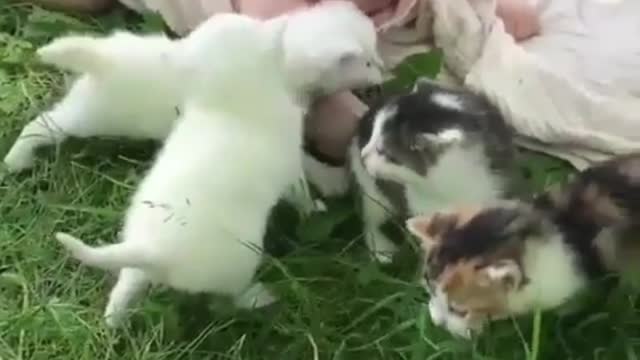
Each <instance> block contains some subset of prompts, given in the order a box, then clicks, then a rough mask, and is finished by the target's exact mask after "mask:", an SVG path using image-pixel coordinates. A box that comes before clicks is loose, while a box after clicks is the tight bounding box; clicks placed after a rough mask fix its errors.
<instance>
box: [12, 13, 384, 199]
mask: <svg viewBox="0 0 640 360" xmlns="http://www.w3.org/2000/svg"><path fill="white" fill-rule="evenodd" d="M218 18H219V17H218V16H216V17H214V18H212V19H210V20H209V21H208V22H213V21H216V19H218ZM269 22H270V23H273V24H277V23H281V24H285V25H286V27H287V31H285V34H284V41H285V43H287V44H288V45H287V46H286V49H287V52H286V53H285V54H284V55H283V56H284V58H283V60H284V61H285V67H286V68H287V72H288V74H289V75H290V78H291V79H293V81H292V83H291V86H292V89H293V90H294V91H295V92H296V93H297V95H298V96H299V100H300V102H301V104H302V105H303V106H306V105H307V103H308V101H309V95H310V94H311V93H318V92H320V93H332V92H335V91H338V90H343V89H348V88H352V87H357V86H362V85H368V84H375V83H379V82H381V81H382V73H381V64H382V63H381V60H380V57H379V55H378V53H377V49H376V46H377V43H376V33H375V28H374V26H373V23H372V22H371V21H370V20H369V19H368V18H367V17H366V16H365V15H364V14H362V13H361V12H360V11H359V10H358V9H357V8H356V7H355V6H354V5H353V4H349V3H346V2H335V3H327V4H323V5H321V6H316V7H314V8H312V9H311V10H306V11H300V12H296V13H293V14H291V15H284V16H281V17H279V18H275V19H273V20H270V21H269ZM182 42H184V40H177V41H172V40H170V39H168V38H166V37H165V36H161V35H154V36H140V35H134V34H130V33H125V32H118V33H115V34H113V35H111V36H109V37H104V38H92V37H89V36H72V37H64V38H61V39H58V40H55V41H53V42H52V43H51V44H49V45H47V46H45V47H43V48H41V49H40V50H39V51H38V54H39V55H40V57H41V59H42V61H44V62H45V63H49V64H52V65H55V66H58V67H60V68H64V69H67V70H71V71H74V72H76V73H79V74H80V78H79V79H78V80H77V81H76V82H75V83H74V85H73V87H72V88H71V89H70V90H69V92H68V93H67V95H66V96H65V97H64V98H63V99H62V100H61V101H60V102H59V103H57V104H56V105H54V106H53V107H52V108H51V109H50V110H48V111H45V112H44V113H42V114H41V115H39V116H38V117H37V118H36V119H34V120H33V121H31V122H30V123H29V124H27V125H26V126H25V127H24V129H23V130H22V133H21V134H20V136H19V137H18V139H17V140H16V142H15V144H14V145H13V147H12V148H11V149H10V151H9V152H8V154H7V155H6V157H5V159H4V163H5V165H6V167H7V168H8V169H9V171H11V172H17V171H22V170H25V169H28V168H31V167H32V166H33V164H34V159H35V158H34V151H35V150H36V149H37V148H39V147H41V146H45V145H53V144H60V143H61V142H63V141H64V140H65V139H66V138H67V137H69V136H74V137H83V138H84V137H93V136H117V137H127V138H134V139H137V138H150V139H157V140H164V139H165V138H166V137H167V136H168V134H169V132H170V131H171V128H172V126H173V123H174V121H175V119H176V118H177V107H178V105H179V104H180V102H181V98H182V97H183V91H184V90H183V88H182V85H183V84H184V83H185V78H184V76H185V75H184V74H183V73H181V72H180V71H178V70H177V69H175V68H174V64H169V63H168V60H167V59H168V58H169V57H170V54H172V53H174V52H175V51H176V50H175V49H176V48H177V47H179V45H180V44H181V43H182ZM219 58H220V56H217V57H213V58H207V59H202V61H206V62H207V63H209V64H215V63H216V61H218V59H219ZM212 81H215V79H214V80H212ZM239 96H241V97H245V96H244V95H242V94H240V95H239ZM248 102H249V99H247V103H248ZM247 105H248V106H250V105H249V104H247ZM310 161H311V160H310ZM324 173H326V174H330V175H331V173H332V172H331V171H329V172H327V171H325V172H323V174H324ZM326 174H325V175H326ZM325 177H326V176H325ZM325 177H321V178H317V179H315V178H312V179H311V180H312V181H313V182H315V183H322V182H324V181H325V180H326V179H325ZM331 181H333V182H338V183H340V182H343V180H342V179H339V178H338V179H332V180H331ZM321 187H322V186H321Z"/></svg>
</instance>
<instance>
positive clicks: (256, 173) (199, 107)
mask: <svg viewBox="0 0 640 360" xmlns="http://www.w3.org/2000/svg"><path fill="white" fill-rule="evenodd" d="M303 25H304V24H301V23H298V24H295V26H294V24H292V23H289V22H278V21H274V22H271V21H268V22H262V21H258V20H253V19H251V18H249V17H245V16H241V15H234V14H225V15H218V16H216V17H215V21H209V22H207V23H205V24H204V25H203V26H201V27H199V28H198V29H196V31H194V32H193V33H192V34H190V35H189V37H188V38H187V39H186V40H185V41H184V42H182V43H181V44H180V48H178V51H176V52H175V53H173V54H172V57H171V58H170V59H169V60H170V61H171V62H175V63H178V64H180V68H181V69H183V70H184V74H185V83H186V84H187V86H186V91H185V103H184V106H183V108H184V111H183V113H182V115H181V116H180V118H179V120H178V121H177V122H176V125H175V128H174V129H173V131H172V132H171V134H170V135H169V137H168V138H167V140H166V142H165V144H164V146H163V148H162V150H161V151H160V153H159V154H158V157H157V159H156V161H155V163H154V165H153V167H152V168H151V170H150V171H149V173H148V175H147V176H146V177H145V179H144V180H143V181H142V183H141V184H140V186H139V188H138V189H137V191H136V193H135V194H134V195H133V198H132V200H131V205H130V207H129V209H128V210H127V213H126V217H125V224H124V228H123V231H122V239H121V240H122V241H121V242H120V243H117V244H111V245H104V246H97V247H91V246H89V245H86V244H84V243H83V242H82V241H81V240H79V239H77V238H75V237H73V236H71V235H68V234H64V233H59V234H57V236H56V237H57V239H58V240H59V241H60V242H61V243H62V244H63V245H64V246H65V247H66V248H67V249H68V250H69V251H70V252H71V254H72V256H74V257H75V258H77V259H79V260H80V261H82V262H83V263H85V264H87V265H90V266H95V267H100V268H112V269H116V270H119V271H120V273H119V278H118V282H117V284H116V285H115V287H114V288H113V290H112V291H111V295H110V298H109V302H108V305H107V308H106V311H105V317H106V321H107V323H108V324H109V325H110V326H115V325H118V324H119V323H120V321H121V320H122V319H123V317H124V314H125V312H126V309H127V307H128V306H129V304H130V302H131V301H132V300H133V298H134V297H135V296H136V295H137V294H139V293H140V292H141V291H142V290H144V288H145V287H147V286H148V285H149V284H150V283H161V284H166V285H169V286H170V287H172V288H175V289H178V290H183V291H187V292H211V293H216V294H222V295H228V296H231V297H232V298H233V299H234V301H235V303H236V305H238V306H240V307H247V308H252V307H259V306H264V305H267V304H269V303H271V302H272V301H274V300H275V296H274V295H272V294H271V293H270V291H268V290H267V289H266V288H265V286H264V285H262V284H261V283H259V282H258V283H256V282H253V276H254V273H255V271H256V269H257V267H258V265H259V263H260V261H261V259H262V248H263V236H264V232H265V227H266V222H267V218H268V215H269V213H270V211H271V209H272V208H273V206H274V205H275V203H276V202H277V200H278V199H279V198H280V197H281V196H282V195H283V193H284V192H285V189H286V188H287V187H289V186H291V184H292V183H293V182H295V181H296V179H297V176H298V174H299V171H300V170H301V167H302V163H301V162H302V136H303V135H302V125H303V113H304V111H303V108H302V107H301V106H300V104H299V101H298V100H299V99H298V93H297V91H295V89H297V88H298V86H299V85H300V81H301V78H300V77H296V78H291V72H290V70H291V67H290V66H291V64H299V63H300V62H301V61H304V60H305V59H304V55H305V54H303V53H300V52H299V51H297V50H299V49H298V48H297V46H298V45H299V43H297V42H296V41H295V39H297V36H299V33H298V30H299V29H300V28H301V27H302V29H303V30H304V26H303ZM316 25H317V24H314V26H313V28H314V29H317V27H316ZM307 29H308V28H307ZM208 59H217V60H216V61H215V62H213V63H212V62H210V61H208ZM292 84H295V86H293V85H292ZM149 85H150V86H153V84H149ZM247 103H249V104H251V106H247ZM230 154H232V155H233V156H230ZM256 179H259V181H256Z"/></svg>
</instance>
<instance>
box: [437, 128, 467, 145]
mask: <svg viewBox="0 0 640 360" xmlns="http://www.w3.org/2000/svg"><path fill="white" fill-rule="evenodd" d="M438 137H439V138H440V139H441V140H442V141H443V142H444V143H446V144H451V143H456V142H461V141H462V140H463V139H464V135H463V134H462V131H460V129H455V128H454V129H446V130H443V131H441V132H439V133H438Z"/></svg>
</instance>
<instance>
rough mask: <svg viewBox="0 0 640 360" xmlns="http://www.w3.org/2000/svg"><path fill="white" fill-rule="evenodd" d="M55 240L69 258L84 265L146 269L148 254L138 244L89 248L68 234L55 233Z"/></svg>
mask: <svg viewBox="0 0 640 360" xmlns="http://www.w3.org/2000/svg"><path fill="white" fill-rule="evenodd" d="M56 239H57V240H58V241H59V242H60V243H61V244H62V245H63V246H64V247H65V248H66V249H67V250H68V251H69V252H70V253H71V256H73V257H74V258H76V259H78V260H80V262H82V263H83V264H85V265H89V266H93V267H97V268H102V269H107V270H119V269H122V268H139V269H140V268H146V267H147V266H148V265H149V263H150V262H149V261H148V254H147V253H145V251H144V249H142V248H141V247H140V246H139V245H138V244H134V243H131V242H122V243H117V244H111V245H105V246H100V247H91V246H89V245H87V244H85V243H83V242H82V240H80V239H78V238H75V237H73V236H71V235H69V234H65V233H57V234H56Z"/></svg>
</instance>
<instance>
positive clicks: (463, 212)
mask: <svg viewBox="0 0 640 360" xmlns="http://www.w3.org/2000/svg"><path fill="white" fill-rule="evenodd" d="M407 227H408V229H409V231H410V232H412V233H413V234H414V235H416V236H417V237H418V238H419V239H420V240H421V243H422V248H423V250H424V264H423V265H424V278H425V280H426V281H425V282H426V284H427V287H428V289H429V290H430V292H431V293H432V298H431V301H430V304H429V308H430V312H431V316H432V318H433V320H434V322H435V323H437V324H439V325H442V326H444V327H446V328H447V329H448V330H449V331H451V332H452V333H455V334H459V335H463V336H469V335H470V333H471V332H472V331H473V330H475V331H480V330H482V328H483V326H484V325H485V324H486V323H487V322H488V321H489V320H495V319H502V318H505V317H508V316H515V315H521V314H526V313H530V312H533V311H535V310H536V309H541V310H547V309H553V308H557V307H558V306H560V305H563V304H565V303H566V301H568V300H570V299H571V298H572V297H573V296H575V295H576V294H577V293H578V292H579V291H581V290H582V289H584V288H585V287H587V286H588V285H589V284H590V283H591V282H592V281H593V280H596V279H599V278H602V277H603V276H605V275H608V274H614V275H620V276H623V277H627V278H629V279H632V278H633V277H635V276H633V275H634V274H636V273H637V271H638V270H640V262H639V261H638V259H640V240H639V239H638V234H640V153H635V154H628V155H624V156H619V157H616V158H613V159H611V160H608V161H605V162H602V163H599V164H596V165H594V166H593V167H591V168H589V169H587V170H585V171H583V172H581V173H579V174H578V175H577V176H575V177H574V178H573V179H572V180H570V181H569V182H568V183H567V184H566V185H564V186H561V187H556V188H554V189H551V190H549V191H547V192H545V193H543V194H540V195H538V196H536V197H535V198H534V199H533V200H531V201H529V202H526V201H509V202H496V203H494V204H490V205H484V206H483V205H479V206H478V205H471V206H469V205H463V206H459V207H456V208H454V209H450V210H445V211H442V212H439V213H437V214H435V215H433V216H417V217H414V218H412V219H410V220H408V222H407Z"/></svg>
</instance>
